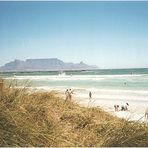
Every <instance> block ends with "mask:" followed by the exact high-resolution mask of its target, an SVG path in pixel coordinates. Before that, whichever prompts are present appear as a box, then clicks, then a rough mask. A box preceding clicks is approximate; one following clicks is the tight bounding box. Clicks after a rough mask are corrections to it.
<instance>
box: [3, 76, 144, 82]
mask: <svg viewBox="0 0 148 148" xmlns="http://www.w3.org/2000/svg"><path fill="white" fill-rule="evenodd" d="M141 76H143V75H60V76H58V75H48V76H47V75H41V76H40V75H37V76H29V75H27V76H13V77H7V78H5V79H18V80H24V79H27V80H53V81H55V80H56V81H58V80H60V81H62V80H63V81H66V80H95V81H96V80H104V79H110V78H116V79H117V78H128V77H141Z"/></svg>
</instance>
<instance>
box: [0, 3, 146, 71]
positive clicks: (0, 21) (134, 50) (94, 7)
mask: <svg viewBox="0 0 148 148" xmlns="http://www.w3.org/2000/svg"><path fill="white" fill-rule="evenodd" d="M29 58H32V59H34V58H59V59H61V60H63V61H64V62H74V63H79V62H80V61H83V62H85V63H87V64H89V65H97V66H98V67H99V68H148V1H145V2H144V1H143V2H128V1H124V2H117V1H114V2H109V1H108V2H105V1H104V2H100V1H98V2H78V1H77V2H76V1H75V2H70V1H69V2H68V1H67V2H66V1H65V2H60V1H59V2H53V1H48V2H47V1H46V2H45V1H44V2H27V1H26V2H10V1H9V2H4V1H3V2H2V1H0V66H2V65H4V64H5V63H7V62H10V61H13V60H14V59H20V60H25V59H29Z"/></svg>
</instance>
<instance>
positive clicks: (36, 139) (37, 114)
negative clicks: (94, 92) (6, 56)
mask: <svg viewBox="0 0 148 148" xmlns="http://www.w3.org/2000/svg"><path fill="white" fill-rule="evenodd" d="M0 146H52V147H55V146H58V147H59V146H69V147H72V146H80V147H81V146H86V147H88V146H89V147H91V146H92V147H93V146H99V147H102V146H105V147H110V146H121V147H123V146H126V147H127V146H128V147H130V146H136V147H143V146H148V126H147V125H146V124H140V123H136V122H128V121H125V120H123V119H119V118H116V117H113V116H111V115H110V114H108V113H106V112H104V111H102V110H101V109H100V108H86V107H80V106H79V105H78V104H76V103H74V102H69V101H67V102H65V101H64V99H62V98H61V97H60V95H59V94H57V93H56V92H46V93H45V92H32V93H30V91H28V90H27V89H26V88H16V87H14V86H13V87H12V86H10V85H9V86H8V85H7V86H5V88H4V91H3V96H2V98H1V99H0Z"/></svg>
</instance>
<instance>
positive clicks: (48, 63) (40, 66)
mask: <svg viewBox="0 0 148 148" xmlns="http://www.w3.org/2000/svg"><path fill="white" fill-rule="evenodd" d="M96 68H98V67H97V66H95V65H87V64H85V63H83V62H80V63H65V62H63V61H62V60H59V59H57V58H49V59H27V60H25V61H22V60H14V61H12V62H9V63H6V64H5V65H4V66H2V67H0V71H3V72H5V71H59V70H88V69H96Z"/></svg>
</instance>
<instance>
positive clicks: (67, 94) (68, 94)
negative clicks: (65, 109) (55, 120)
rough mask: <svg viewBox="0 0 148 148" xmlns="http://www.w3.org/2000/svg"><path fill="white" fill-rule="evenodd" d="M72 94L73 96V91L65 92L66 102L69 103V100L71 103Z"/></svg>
mask: <svg viewBox="0 0 148 148" xmlns="http://www.w3.org/2000/svg"><path fill="white" fill-rule="evenodd" d="M72 94H73V90H72V89H67V90H66V91H65V95H66V99H65V101H67V100H69V101H71V100H72Z"/></svg>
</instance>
